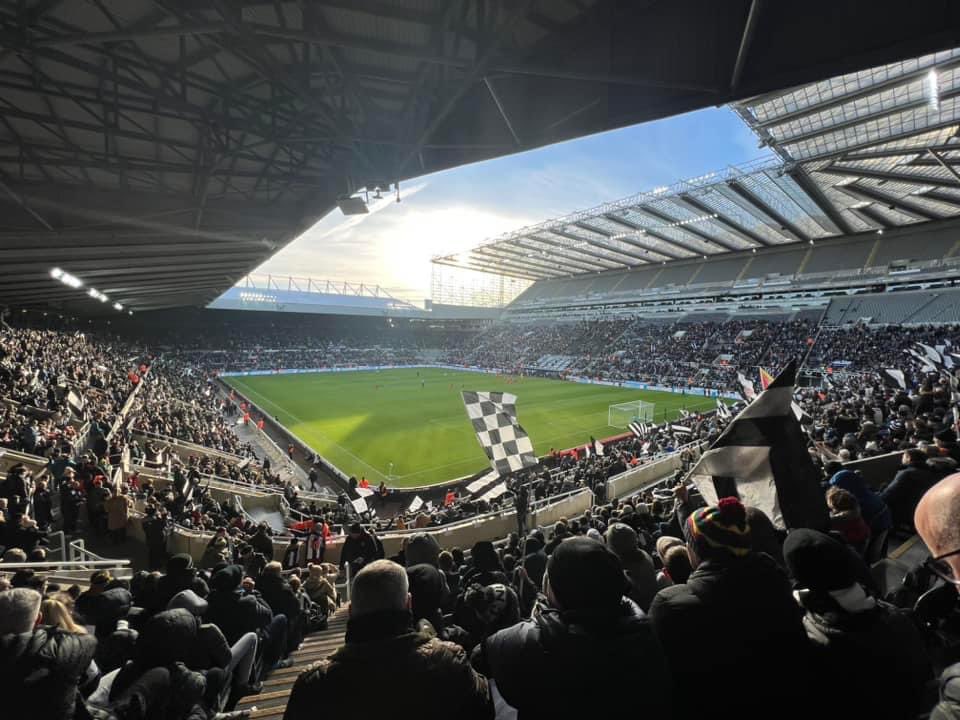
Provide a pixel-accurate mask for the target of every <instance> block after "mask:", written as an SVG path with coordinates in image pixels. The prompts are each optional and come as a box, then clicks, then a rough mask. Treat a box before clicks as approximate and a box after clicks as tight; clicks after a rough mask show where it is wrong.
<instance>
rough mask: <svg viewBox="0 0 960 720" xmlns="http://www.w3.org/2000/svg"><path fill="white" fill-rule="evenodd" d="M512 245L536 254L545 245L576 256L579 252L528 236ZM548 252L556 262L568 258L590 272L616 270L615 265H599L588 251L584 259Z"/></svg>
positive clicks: (514, 241) (593, 254)
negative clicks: (531, 243) (533, 243)
mask: <svg viewBox="0 0 960 720" xmlns="http://www.w3.org/2000/svg"><path fill="white" fill-rule="evenodd" d="M525 241H530V242H535V243H540V245H529V244H527V243H526V242H525ZM512 244H513V245H516V246H517V247H522V248H526V249H527V250H531V251H533V252H537V253H542V252H543V250H544V248H543V246H544V245H546V246H547V247H548V248H561V249H562V250H572V251H573V252H575V253H578V254H579V253H580V252H581V251H580V250H579V249H577V248H568V247H567V246H566V245H564V244H562V243H555V242H552V241H547V240H544V239H542V238H537V237H529V236H524V238H523V239H515V240H513V241H512ZM548 252H549V255H550V256H552V257H553V258H555V259H556V260H566V259H567V258H569V260H570V261H571V262H574V263H576V266H577V267H588V268H590V270H591V271H596V270H614V269H615V268H616V266H615V265H614V266H610V265H607V264H606V263H599V262H597V261H596V260H593V259H592V257H594V256H596V255H597V254H596V253H593V252H589V251H587V252H584V253H582V254H584V255H586V256H587V257H586V258H583V257H576V256H574V257H569V255H565V254H564V253H560V252H557V251H556V250H553V249H551V250H549V251H548ZM608 262H609V261H608Z"/></svg>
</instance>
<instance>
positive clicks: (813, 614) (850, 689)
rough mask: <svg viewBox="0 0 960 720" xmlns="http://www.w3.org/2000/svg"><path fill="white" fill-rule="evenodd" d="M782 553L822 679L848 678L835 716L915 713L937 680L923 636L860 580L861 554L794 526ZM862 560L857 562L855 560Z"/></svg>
mask: <svg viewBox="0 0 960 720" xmlns="http://www.w3.org/2000/svg"><path fill="white" fill-rule="evenodd" d="M784 557H785V560H786V563H787V567H788V569H789V571H790V575H791V576H792V577H793V580H794V582H795V585H796V587H797V588H798V590H797V591H796V593H795V595H796V598H797V600H798V602H799V603H800V605H801V606H802V607H803V609H804V611H805V614H804V618H803V625H804V628H805V629H806V632H807V637H808V638H810V642H811V645H812V647H813V656H812V659H813V662H814V667H816V668H817V670H818V671H819V672H821V673H822V682H823V683H824V684H827V683H829V682H830V681H831V679H833V678H839V677H842V678H843V681H844V691H843V692H840V693H831V694H830V700H829V707H828V708H825V710H828V714H829V715H830V716H833V717H891V718H910V717H914V716H915V715H916V714H918V713H919V712H920V711H921V710H922V709H923V708H922V706H921V703H922V700H923V692H924V687H925V686H926V684H927V682H929V681H930V680H932V679H933V673H932V668H931V666H930V661H929V659H928V658H927V654H926V649H925V647H924V643H923V638H922V636H921V635H920V633H919V631H918V630H917V628H916V626H915V625H914V624H913V621H912V620H911V619H910V617H909V616H908V615H906V614H905V613H902V612H901V611H900V610H898V609H896V608H894V607H892V606H889V605H886V604H884V603H882V602H879V601H877V600H876V599H875V598H873V597H871V596H870V595H869V593H868V592H867V590H866V589H865V588H864V587H863V585H861V584H860V582H859V579H860V578H861V577H863V576H864V575H866V574H867V568H866V566H864V565H863V562H862V560H860V558H859V557H857V556H856V555H854V553H853V552H852V551H851V550H850V549H849V548H847V547H845V546H844V545H843V544H841V543H840V542H838V541H837V540H834V539H833V538H831V537H830V536H828V535H824V534H823V533H821V532H818V531H816V530H808V529H805V528H803V529H798V530H794V531H792V532H791V533H790V534H789V535H788V536H787V540H786V542H785V543H784ZM855 564H856V565H858V566H856V565H855Z"/></svg>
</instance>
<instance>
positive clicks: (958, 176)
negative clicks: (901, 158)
mask: <svg viewBox="0 0 960 720" xmlns="http://www.w3.org/2000/svg"><path fill="white" fill-rule="evenodd" d="M927 152H928V153H930V156H931V157H933V159H934V160H936V161H937V164H938V165H940V167H942V168H943V169H944V170H946V171H947V172H948V173H950V175H951V176H952V177H953V179H954V180H956V181H957V183H960V173H958V172H957V169H956V168H955V167H954V166H953V164H952V163H951V162H950V160H949V158H945V157H944V156H943V155H941V154H940V153H939V152H937V151H936V150H934V149H933V148H927Z"/></svg>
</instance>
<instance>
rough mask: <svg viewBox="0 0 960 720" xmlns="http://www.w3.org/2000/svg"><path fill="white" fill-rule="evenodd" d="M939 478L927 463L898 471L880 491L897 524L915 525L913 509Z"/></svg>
mask: <svg viewBox="0 0 960 720" xmlns="http://www.w3.org/2000/svg"><path fill="white" fill-rule="evenodd" d="M939 479H940V478H939V476H937V474H936V473H934V472H933V471H932V470H930V469H929V468H928V467H927V466H926V464H923V465H907V466H906V467H904V468H901V469H900V470H899V471H898V472H897V474H896V475H895V476H894V478H893V481H892V482H891V483H890V484H889V485H887V487H885V488H884V489H883V492H881V493H880V498H881V499H882V500H883V501H884V502H885V503H886V504H887V507H889V508H890V512H891V513H892V514H893V522H894V524H895V525H909V526H910V527H913V511H914V510H916V509H917V503H919V502H920V498H922V497H923V494H924V493H925V492H926V491H927V490H929V489H930V488H932V487H933V486H934V485H936V484H937V481H938V480H939Z"/></svg>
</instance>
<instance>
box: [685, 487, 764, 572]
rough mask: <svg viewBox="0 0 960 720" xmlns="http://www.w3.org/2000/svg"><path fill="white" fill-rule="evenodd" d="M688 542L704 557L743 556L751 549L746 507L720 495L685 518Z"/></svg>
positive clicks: (731, 498)
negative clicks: (717, 500)
mask: <svg viewBox="0 0 960 720" xmlns="http://www.w3.org/2000/svg"><path fill="white" fill-rule="evenodd" d="M684 530H685V534H686V536H687V541H688V542H690V543H691V544H692V545H693V546H694V548H695V549H696V551H697V554H698V555H700V557H703V558H711V557H713V558H715V557H718V556H719V557H729V556H733V557H743V556H744V555H746V554H747V553H749V552H750V549H751V538H750V523H749V522H748V521H747V513H746V508H744V507H743V504H742V503H741V502H740V501H739V500H738V499H737V498H733V497H726V498H721V500H720V502H719V503H717V504H716V505H713V506H711V507H705V508H700V509H699V510H697V511H696V512H694V513H693V514H692V515H691V516H690V517H689V518H687V524H686V527H685V528H684Z"/></svg>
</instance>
